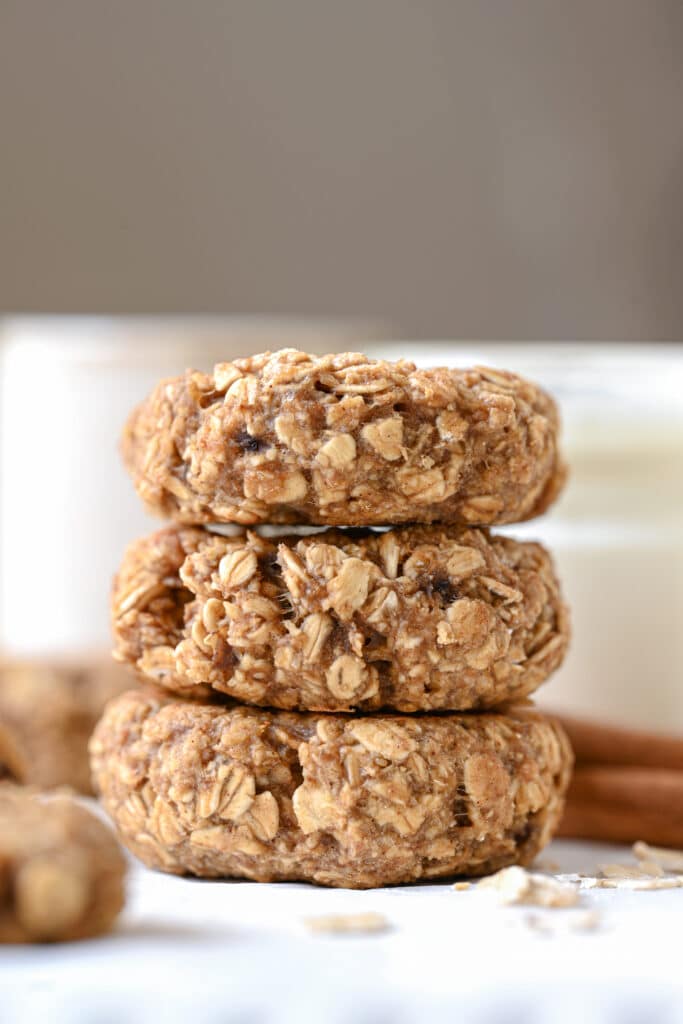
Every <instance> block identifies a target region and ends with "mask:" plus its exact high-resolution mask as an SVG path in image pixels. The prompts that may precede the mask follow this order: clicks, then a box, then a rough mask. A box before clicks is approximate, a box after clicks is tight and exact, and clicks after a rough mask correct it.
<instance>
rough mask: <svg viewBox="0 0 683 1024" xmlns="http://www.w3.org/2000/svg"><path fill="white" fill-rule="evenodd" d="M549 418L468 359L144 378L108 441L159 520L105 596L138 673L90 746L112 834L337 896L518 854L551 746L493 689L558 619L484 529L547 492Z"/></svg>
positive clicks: (539, 805) (279, 362) (524, 687)
mask: <svg viewBox="0 0 683 1024" xmlns="http://www.w3.org/2000/svg"><path fill="white" fill-rule="evenodd" d="M557 434H558V419H557V412H556V408H555V405H554V403H553V401H552V400H551V399H550V398H549V397H548V396H547V395H546V394H544V393H543V392H542V391H541V390H539V389H538V388H537V387H535V386H534V385H532V384H530V383H528V382H527V381H524V380H522V379H520V378H519V377H516V376H514V375H513V374H510V373H505V372H502V371H493V370H488V369H474V370H452V369H443V368H442V369H435V370H418V369H416V368H415V366H414V365H413V364H412V363H408V362H398V363H387V362H378V361H373V360H369V359H368V358H366V357H365V356H362V355H357V354H342V355H329V356H324V357H321V358H317V357H313V356H309V355H306V354H305V353H303V352H298V351H295V350H285V351H281V352H276V353H273V354H270V353H266V354H265V355H260V356H255V357H253V358H250V359H243V360H237V361H236V362H234V363H222V364H219V365H218V366H216V367H215V369H214V372H213V374H209V375H206V374H202V373H193V372H188V373H186V374H185V375H184V376H183V377H179V378H177V379H175V380H170V381H164V382H162V383H161V384H160V385H159V386H158V388H157V389H156V391H154V392H153V394H152V395H151V396H150V397H149V399H148V400H147V401H146V402H144V403H143V404H142V405H141V406H140V407H139V408H138V409H137V410H136V411H135V412H134V413H133V415H132V417H131V419H130V421H129V423H128V425H127V428H126V431H125V436H124V457H125V461H126V464H127V466H128V468H129V470H130V472H131V475H132V476H133V478H134V480H135V484H136V487H137V489H138V492H139V494H140V496H141V498H142V499H143V501H144V502H145V504H146V505H147V507H148V508H150V509H151V510H152V511H154V512H156V513H159V514H161V515H163V516H165V517H167V518H169V519H171V520H173V523H174V525H172V526H169V527H167V528H165V529H163V530H160V531H159V532H157V533H155V534H153V535H152V536H150V537H147V538H144V539H142V540H140V541H138V542H136V543H135V544H133V545H132V546H131V547H130V548H129V550H128V552H127V553H126V556H125V558H124V562H123V565H122V567H121V570H120V572H119V575H118V577H117V579H116V581H115V585H114V592H113V626H114V635H115V643H116V649H115V656H116V657H117V658H118V659H119V660H121V661H125V662H128V663H130V664H131V665H133V666H134V667H135V669H136V671H137V674H138V676H139V677H140V679H141V680H143V681H144V682H145V683H147V684H154V687H153V688H152V687H149V686H148V687H147V689H146V690H142V689H141V690H140V691H137V692H131V693H128V694H126V695H125V696H123V697H121V698H119V699H118V700H117V701H115V702H114V703H113V704H110V706H109V709H108V710H107V712H106V713H105V716H104V718H103V719H102V721H101V722H100V725H99V726H98V728H97V730H96V733H95V736H94V738H93V741H92V744H91V751H92V762H93V771H94V778H95V782H96V785H97V787H98V789H99V792H100V794H101V796H102V799H103V801H104V804H105V806H106V807H107V809H108V811H109V813H110V814H111V816H112V817H113V819H114V820H115V822H116V824H117V826H118V829H119V832H120V834H121V837H122V838H123V841H124V842H125V843H126V845H127V846H128V847H129V848H130V849H132V850H133V851H134V852H135V853H137V854H138V856H139V857H140V858H141V859H142V860H143V861H145V862H146V863H147V864H149V865H152V866H155V867H158V868H161V869H162V870H165V871H169V872H174V873H191V874H195V875H201V876H207V877H217V876H241V877H247V878H253V879H258V880H275V879H305V880H309V881H315V882H318V883H322V884H327V885H337V886H350V887H368V886H375V885H382V884H389V883H396V882H407V881H413V880H416V879H420V878H435V877H438V876H444V875H453V874H461V873H463V874H484V873H488V872H491V871H494V870H496V869H497V868H500V867H502V866H504V865H507V864H511V863H528V862H529V861H531V860H532V859H533V857H534V856H535V855H536V853H537V852H538V850H539V849H540V848H541V847H542V846H543V845H544V844H545V843H546V842H547V841H548V840H549V838H550V837H551V835H552V832H553V829H554V828H555V827H556V825H557V823H558V820H559V817H560V814H561V810H562V804H563V798H564V793H565V790H566V786H567V782H568V777H569V772H570V767H571V752H570V749H569V746H568V743H567V740H566V738H565V736H564V734H563V733H562V731H561V729H560V728H559V726H558V725H557V724H556V723H554V722H552V721H550V720H548V719H546V718H544V717H542V716H541V715H539V714H538V713H536V712H535V711H533V710H532V709H529V708H528V707H527V706H521V707H511V706H509V705H510V704H511V702H515V701H520V700H521V699H522V698H526V697H527V695H528V694H530V693H531V692H532V691H533V690H535V689H536V687H538V686H539V684H541V683H542V682H543V681H544V680H545V679H546V678H547V677H548V676H549V675H550V673H551V672H553V671H554V670H555V669H556V668H557V667H558V665H559V664H560V662H561V661H562V658H563V655H564V652H565V649H566V645H567V640H568V632H569V627H568V620H567V612H566V608H565V606H564V604H563V602H562V598H561V595H560V592H559V587H558V583H557V580H556V578H555V575H554V572H553V566H552V562H551V559H550V556H549V555H548V553H547V552H546V551H545V550H544V549H543V548H542V547H541V546H540V545H538V544H533V543H522V542H518V541H514V540H511V539H509V538H507V537H502V536H497V535H495V534H491V533H489V531H488V529H487V527H488V526H489V525H490V524H496V523H509V522H514V521H519V520H523V519H529V518H531V517H533V516H535V515H538V514H540V513H541V512H543V511H544V510H545V509H546V508H547V506H548V505H549V504H550V503H551V502H552V500H553V499H554V498H555V496H556V495H557V493H558V492H559V490H560V488H561V485H562V482H563V477H564V470H563V465H562V461H561V459H560V456H559V454H558V449H557ZM226 524H231V525H226ZM415 524H419V525H415ZM341 527H344V529H342V528H341ZM321 528H322V529H321ZM522 703H523V704H524V702H522ZM499 705H505V708H504V709H501V710H499V711H497V712H492V711H491V710H490V709H492V708H496V707H498V706H499Z"/></svg>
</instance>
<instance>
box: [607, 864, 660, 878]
mask: <svg viewBox="0 0 683 1024" xmlns="http://www.w3.org/2000/svg"><path fill="white" fill-rule="evenodd" d="M598 867H599V870H600V875H601V876H602V877H603V878H622V879H625V878H661V877H662V876H663V874H664V871H663V869H662V868H661V867H660V866H659V864H655V863H654V861H644V860H643V861H641V862H640V863H639V864H636V865H634V864H600V865H598Z"/></svg>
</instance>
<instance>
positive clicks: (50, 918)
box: [0, 783, 125, 942]
mask: <svg viewBox="0 0 683 1024" xmlns="http://www.w3.org/2000/svg"><path fill="white" fill-rule="evenodd" d="M124 874H125V860H124V857H123V854H122V852H121V850H120V849H119V846H118V843H117V842H116V840H115V838H114V836H113V834H112V832H111V831H110V829H109V828H107V826H106V825H104V824H103V823H102V822H101V821H99V820H98V819H97V818H96V817H95V816H94V815H93V814H91V813H90V812H89V811H87V810H86V809H85V808H83V807H81V806H79V805H78V804H77V803H76V802H75V801H74V800H72V799H71V798H69V797H65V796H58V795H54V796H50V797H45V796H42V795H40V794H37V793H35V792H33V791H32V790H29V789H23V788H21V787H15V786H12V785H10V784H8V783H4V784H3V785H0V942H56V941H66V940H71V939H82V938H88V937H90V936H92V935H99V934H101V933H102V932H105V931H108V930H109V929H110V928H111V926H112V924H113V922H114V920H115V918H116V916H117V914H118V913H119V911H120V910H121V908H122V906H123V900H124Z"/></svg>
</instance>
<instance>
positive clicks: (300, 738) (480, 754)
mask: <svg viewBox="0 0 683 1024" xmlns="http://www.w3.org/2000/svg"><path fill="white" fill-rule="evenodd" d="M91 757H92V768H93V778H94V781H95V785H96V788H97V789H98V791H99V793H100V795H101V797H102V801H103V803H104V806H105V808H106V809H107V811H108V812H109V814H110V815H111V817H112V818H113V820H114V822H115V823H116V826H117V828H118V830H119V834H120V836H121V839H122V840H123V842H124V843H125V844H126V845H127V846H128V848H129V849H130V850H132V851H133V852H134V853H135V854H137V856H138V857H140V859H141V860H143V861H144V862H145V863H146V864H147V865H149V866H151V867H156V868H160V869H161V870H163V871H168V872H171V873H173V874H192V875H199V876H202V877H208V878H212V877H213V878H215V877H241V878H251V879H255V880H257V881H276V880H303V881H309V882H317V883H319V884H321V885H332V886H345V887H349V888H358V889H362V888H370V887H374V886H378V885H389V884H395V883H399V882H411V881H417V880H419V879H430V878H437V877H443V876H448V875H457V874H468V875H479V874H487V873H489V872H492V871H495V870H497V869H499V868H501V867H504V866H506V865H508V864H513V863H516V864H528V863H530V862H531V861H532V860H533V858H534V857H535V856H536V854H537V853H538V851H539V850H540V849H541V848H542V847H543V846H544V845H545V844H546V843H547V842H548V841H549V840H550V838H551V837H552V833H553V830H554V829H555V828H556V827H557V825H558V823H559V819H560V816H561V813H562V809H563V803H564V794H565V792H566V789H567V784H568V781H569V775H570V771H571V763H572V754H571V750H570V747H569V743H568V741H567V739H566V736H565V734H564V733H563V731H562V729H561V728H560V726H559V725H557V723H555V722H554V721H552V720H550V719H547V718H544V717H543V716H541V715H539V714H538V713H536V712H535V711H531V710H528V709H526V708H520V709H509V710H506V711H505V712H504V713H494V712H488V713H485V714H478V715H475V714H465V715H458V714H443V715H410V716H405V715H395V714H387V715H383V714H375V715H372V716H357V715H356V716H348V715H341V714H340V715H324V714H311V713H308V714H306V713H294V712H284V711H276V712H272V711H264V710H262V709H259V708H248V707H242V706H234V705H224V706H216V705H214V706H209V705H201V704H193V703H190V702H185V701H182V700H171V699H168V698H167V697H164V696H159V695H157V694H156V693H153V694H150V693H145V692H139V691H135V692H130V693H127V694H124V696H122V697H120V698H118V699H117V700H116V701H114V702H112V703H111V704H110V705H109V706H108V708H107V710H106V712H105V715H104V717H103V719H102V720H101V722H100V724H99V725H98V727H97V729H96V731H95V733H94V736H93V738H92V740H91Z"/></svg>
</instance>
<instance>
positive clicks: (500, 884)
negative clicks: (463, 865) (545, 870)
mask: <svg viewBox="0 0 683 1024" xmlns="http://www.w3.org/2000/svg"><path fill="white" fill-rule="evenodd" d="M477 889H491V890H493V891H495V892H496V893H497V895H498V902H499V903H502V904H505V905H511V904H515V903H518V904H525V905H528V906H536V907H572V906H575V905H576V904H577V903H578V902H579V894H578V891H577V889H576V888H575V887H574V886H572V885H568V884H566V883H565V882H560V881H558V880H557V879H556V878H548V877H547V876H546V875H539V874H534V873H532V872H529V871H526V870H525V869H524V868H521V867H516V866H513V867H509V868H503V870H502V871H498V872H497V873H496V874H495V875H489V876H488V878H484V879H482V881H481V882H479V883H478V885H477Z"/></svg>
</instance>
